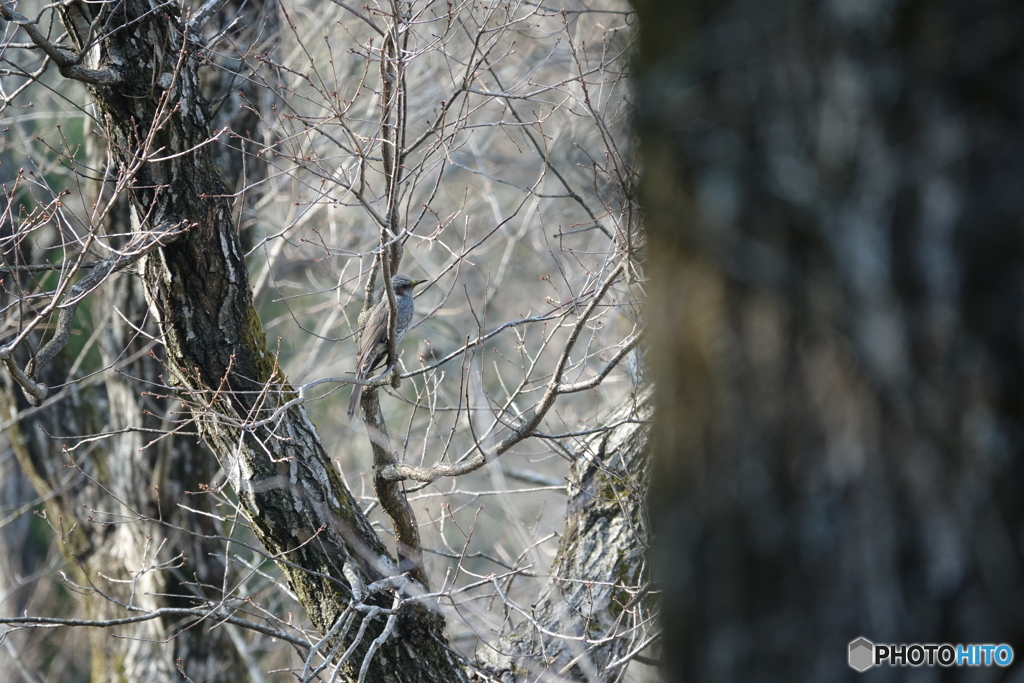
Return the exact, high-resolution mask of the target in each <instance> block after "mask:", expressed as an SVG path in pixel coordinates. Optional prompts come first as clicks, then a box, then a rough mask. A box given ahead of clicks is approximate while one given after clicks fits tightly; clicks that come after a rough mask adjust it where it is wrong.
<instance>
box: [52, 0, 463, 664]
mask: <svg viewBox="0 0 1024 683" xmlns="http://www.w3.org/2000/svg"><path fill="white" fill-rule="evenodd" d="M172 9H173V8H172V7H171V6H167V7H166V8H163V9H155V10H154V8H153V7H151V6H150V4H149V3H146V2H140V1H134V0H130V1H129V2H126V3H124V4H121V5H118V6H117V10H116V11H112V10H111V8H110V7H109V6H107V5H102V6H93V5H86V4H84V3H72V4H69V5H67V6H66V7H65V8H63V9H62V17H63V20H64V23H65V28H66V29H67V30H68V31H69V33H70V34H71V36H72V39H73V40H74V41H75V42H76V44H77V46H78V49H79V51H80V53H81V55H82V57H83V59H77V58H68V57H67V55H64V56H63V57H62V58H59V59H57V58H55V61H58V65H59V66H60V67H61V72H62V74H64V75H65V76H69V77H76V78H81V79H83V80H86V81H87V82H88V83H90V90H91V93H92V95H93V97H94V99H95V102H96V105H97V107H98V109H99V112H100V116H101V117H102V119H103V120H104V122H105V124H106V131H105V132H106V135H107V137H108V144H109V145H110V148H111V150H112V152H113V154H114V156H115V158H116V159H117V160H118V162H119V163H120V164H121V165H122V170H123V172H126V173H130V174H131V176H132V184H131V187H130V188H129V196H130V199H131V203H132V206H131V210H132V223H133V225H132V228H133V230H134V231H135V232H136V233H137V234H139V235H145V236H146V237H145V239H153V238H156V239H160V240H161V244H162V245H164V246H162V248H160V249H159V250H157V251H154V252H153V253H152V254H150V255H149V256H148V257H147V258H146V259H144V261H143V262H141V267H142V270H143V280H144V283H145V287H146V295H147V298H148V300H149V302H150V306H151V308H152V310H153V312H154V314H155V317H156V320H157V324H158V326H159V328H160V332H161V335H162V337H163V341H164V342H165V343H166V364H167V367H166V370H167V372H166V375H165V378H164V379H165V381H168V382H170V383H171V384H172V385H174V387H175V388H176V389H177V390H178V391H179V392H181V395H182V396H183V398H184V400H185V401H186V402H187V403H188V404H189V407H190V408H191V409H192V411H193V414H194V415H195V416H196V419H197V424H198V426H199V429H200V432H201V434H202V436H203V438H204V440H205V442H206V443H207V444H208V445H209V446H210V448H211V449H212V450H213V452H214V454H215V455H216V457H217V458H218V460H219V462H220V464H221V466H222V467H223V468H224V470H225V471H226V472H227V473H228V477H229V482H230V484H231V485H232V487H233V488H234V490H235V492H236V493H237V495H238V498H239V501H240V503H241V505H242V507H243V509H244V510H245V512H246V513H247V514H248V516H249V517H250V520H251V522H252V526H253V529H254V531H255V533H256V534H257V536H258V537H259V538H260V540H261V541H262V543H263V544H264V546H265V548H266V549H267V550H268V552H269V553H271V554H272V556H274V557H275V558H276V559H278V560H279V564H280V565H281V567H282V570H283V572H284V574H285V575H286V576H287V578H288V580H289V582H290V584H291V586H292V587H293V589H294V590H295V593H296V594H297V596H298V597H299V600H300V601H301V603H302V604H303V606H304V607H305V609H306V611H307V613H308V614H309V616H310V618H311V619H312V621H313V624H314V625H315V626H316V627H317V628H318V629H319V630H320V631H321V632H322V633H327V632H328V631H330V630H331V627H332V626H334V625H335V624H336V623H338V622H339V619H342V618H343V617H347V616H348V615H349V614H350V613H349V612H347V611H346V610H347V609H350V607H349V606H350V603H352V602H353V600H352V598H353V594H355V597H356V598H358V599H362V600H363V601H364V602H360V601H359V600H357V601H356V602H360V605H357V606H356V607H355V608H354V609H355V611H354V616H355V623H354V624H350V626H351V627H350V628H348V629H347V630H346V629H341V632H340V633H341V635H340V636H339V638H341V640H342V641H343V642H347V641H348V640H353V639H354V638H355V637H356V634H357V633H358V635H359V641H358V646H357V647H356V649H355V653H354V656H353V657H352V658H351V659H350V660H349V664H348V669H349V675H352V676H353V677H354V676H355V674H356V672H357V671H358V669H359V666H360V665H361V664H362V663H363V662H364V660H365V661H366V662H368V664H369V669H368V673H367V676H368V680H373V681H382V682H385V683H386V682H388V681H397V680H399V678H400V679H401V680H403V681H406V682H408V681H417V680H418V681H440V680H444V681H460V680H464V679H465V674H464V672H463V670H462V667H461V665H460V662H459V661H458V658H457V657H456V656H455V655H454V654H453V653H452V652H451V650H450V649H449V648H448V647H447V645H446V643H445V641H444V637H443V633H442V627H443V619H442V618H441V617H440V616H439V615H438V614H437V613H435V612H433V611H431V610H430V609H427V608H425V607H423V606H420V605H416V604H409V605H405V606H403V607H402V608H401V609H400V610H398V611H397V612H395V614H394V615H392V617H391V618H389V617H388V612H387V610H389V609H391V608H392V607H393V601H392V598H391V597H387V596H385V595H383V594H381V593H374V594H372V595H365V594H364V591H365V587H367V586H369V585H370V584H371V583H373V582H374V581H377V580H379V579H382V578H386V577H388V576H390V575H391V574H392V573H393V571H392V566H393V563H392V561H391V560H390V558H389V557H388V552H387V549H386V548H385V546H384V544H383V543H382V542H381V541H380V540H379V538H378V537H377V536H376V535H375V534H374V533H373V531H372V529H371V528H370V525H369V523H368V522H367V520H366V519H365V517H364V516H363V514H362V512H361V511H360V509H359V508H358V506H357V505H356V503H355V501H354V500H353V498H352V496H351V495H350V494H349V492H348V491H347V490H346V489H345V488H344V487H343V485H342V484H341V481H340V479H339V477H338V475H337V473H336V472H335V471H334V469H333V466H332V465H331V463H330V461H329V460H328V458H327V456H326V454H325V452H324V450H323V447H322V446H321V444H320V441H319V439H318V438H317V435H316V432H315V429H314V428H313V426H312V424H311V423H310V422H309V420H308V419H307V417H306V415H305V412H304V411H303V409H302V407H301V405H300V404H299V402H298V401H295V400H294V399H296V398H297V396H296V395H295V393H294V392H293V391H291V390H290V388H289V387H288V386H287V385H286V384H285V383H284V381H283V378H282V377H281V376H280V374H279V373H278V371H277V369H276V366H275V362H274V358H273V354H272V353H271V352H270V351H269V349H268V348H267V345H266V340H265V336H264V333H263V328H262V325H261V323H260V320H259V317H258V315H257V313H256V311H255V308H254V307H253V303H252V298H251V293H250V290H249V285H248V278H247V274H246V268H245V265H246V264H245V262H244V259H243V258H242V255H241V252H240V249H239V244H238V238H237V235H236V232H235V225H234V222H233V220H232V217H231V211H230V205H229V203H228V201H227V200H226V198H225V196H224V195H225V192H224V188H223V185H222V183H221V181H220V174H219V170H218V169H217V168H216V166H215V164H214V162H213V159H212V154H211V145H210V144H209V143H210V141H211V139H212V135H211V131H210V113H209V111H208V109H207V106H206V103H205V102H204V100H203V98H202V97H201V95H200V92H199V87H200V82H199V78H198V75H197V63H198V61H197V59H196V57H195V54H194V46H193V45H192V44H191V43H190V42H189V41H188V40H186V39H185V35H186V32H187V30H188V29H187V28H186V26H185V24H184V23H183V22H182V21H180V19H179V18H178V17H177V16H172V15H171V14H169V13H168V12H170V11H171V10H172ZM93 12H95V13H96V14H93ZM94 22H95V23H94ZM97 29H101V30H99V33H98V34H97V33H96V30H97ZM95 35H102V39H101V41H100V42H99V43H98V44H95V45H93V44H90V43H89V41H90V40H91V36H95ZM80 62H81V63H85V64H87V66H82V65H81V63H80ZM182 230H184V234H180V233H181V231H182ZM172 235H173V236H172ZM350 579H353V580H355V581H356V582H357V583H358V584H359V585H358V586H353V585H352V584H351V583H350ZM367 610H370V611H369V612H368V611H367ZM367 615H369V616H367ZM364 618H365V619H366V620H367V624H368V626H369V628H368V629H367V630H366V631H365V633H364V632H362V631H360V630H359V626H360V625H361V623H362V621H363V619H364ZM385 624H387V625H388V628H390V629H391V631H390V637H389V638H387V639H382V640H383V642H381V643H376V642H374V639H375V638H376V637H377V636H378V635H380V634H382V633H383V629H384V628H385ZM339 625H340V623H339ZM374 649H375V650H376V651H375V653H374V654H373V655H372V657H366V655H367V654H369V653H371V652H373V651H374Z"/></svg>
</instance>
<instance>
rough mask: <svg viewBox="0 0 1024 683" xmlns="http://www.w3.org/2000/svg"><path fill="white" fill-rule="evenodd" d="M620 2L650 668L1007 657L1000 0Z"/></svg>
mask: <svg viewBox="0 0 1024 683" xmlns="http://www.w3.org/2000/svg"><path fill="white" fill-rule="evenodd" d="M636 6H637V9H638V14H639V26H640V40H641V50H640V56H639V61H638V67H639V79H638V92H639V98H640V103H639V115H638V122H639V125H640V132H641V137H642V149H643V156H644V159H645V162H644V166H645V169H644V170H645V175H644V181H643V193H644V198H645V201H646V210H647V220H648V228H649V239H650V242H649V250H650V254H651V278H652V283H653V286H652V289H651V298H650V301H649V310H648V319H649V320H650V321H651V327H652V334H653V336H652V346H653V355H652V361H651V363H652V366H653V369H654V372H655V373H656V375H657V376H658V378H659V379H658V382H657V399H656V405H657V408H656V415H657V419H656V424H657V425H658V426H657V428H656V430H655V432H654V434H653V436H652V443H653V453H654V460H655V464H654V467H655V470H654V473H653V475H652V477H653V479H652V481H653V489H652V494H651V501H652V516H653V520H654V522H655V539H656V541H655V548H656V557H657V564H656V570H658V571H657V574H658V576H659V577H660V584H661V585H660V589H661V590H662V591H663V596H664V597H663V600H662V607H661V609H662V615H663V623H664V628H665V640H664V644H663V653H664V658H665V661H666V663H667V666H668V671H669V675H670V678H671V680H673V681H701V682H712V681H748V680H758V681H786V682H792V681H826V680H827V681H838V680H854V679H855V677H857V676H859V675H860V674H857V673H856V672H854V671H853V670H852V669H850V668H849V667H848V666H847V644H848V643H849V642H850V641H853V640H854V639H855V638H857V637H859V636H864V637H866V638H867V639H868V640H871V641H873V642H875V643H897V644H898V643H912V642H924V643H993V642H994V643H1008V644H1010V645H1012V646H1013V647H1015V648H1016V649H1017V652H1021V646H1022V645H1024V542H1022V536H1021V529H1022V528H1024V502H1022V501H1024V496H1021V491H1022V490H1024V457H1022V448H1024V391H1022V388H1024V384H1022V379H1024V354H1022V353H1021V349H1022V348H1024V326H1022V325H1021V319H1022V317H1021V316H1022V313H1024V288H1022V287H1021V286H1020V285H1021V282H1024V203H1022V202H1021V201H1020V188H1021V187H1022V186H1024V125H1022V124H1024V119H1022V118H1021V114H1022V112H1024V99H1022V97H1024V90H1022V89H1021V83H1022V82H1024V14H1022V10H1021V5H1020V3H999V4H996V3H977V2H973V1H968V0H963V1H961V0H941V1H940V0H936V1H933V2H911V1H909V0H904V1H896V2H886V3H878V2H873V3H871V2H827V3H807V2H795V1H791V0H770V1H768V2H762V1H760V0H759V1H756V2H755V1H753V0H749V1H748V0H741V1H739V2H734V3H730V4H729V5H728V6H722V5H721V3H716V2H704V1H698V2H687V3H676V2H669V1H657V0H637V2H636ZM1018 668H1019V667H1018ZM911 673H912V672H911V670H901V669H897V668H892V669H890V668H882V669H881V670H877V671H872V672H870V674H868V675H872V676H873V680H880V681H881V680H890V681H891V680H904V679H908V680H909V676H910V674H911ZM913 673H914V674H915V675H917V676H920V677H922V679H927V680H938V679H940V678H941V679H942V680H967V679H970V680H1005V679H1006V678H1007V677H1008V675H1009V674H1008V672H1007V671H1006V670H1003V669H999V668H992V669H985V670H981V669H971V668H953V669H927V668H926V669H917V670H913Z"/></svg>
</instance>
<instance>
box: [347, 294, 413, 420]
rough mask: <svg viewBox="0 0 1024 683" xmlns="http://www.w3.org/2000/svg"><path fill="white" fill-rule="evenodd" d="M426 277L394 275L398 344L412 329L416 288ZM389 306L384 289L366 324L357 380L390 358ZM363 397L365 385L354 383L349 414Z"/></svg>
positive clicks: (358, 354) (359, 346)
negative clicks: (410, 328)
mask: <svg viewBox="0 0 1024 683" xmlns="http://www.w3.org/2000/svg"><path fill="white" fill-rule="evenodd" d="M424 282H426V280H413V279H412V278H411V277H409V276H408V275H395V276H393V277H392V278H391V288H392V289H393V290H395V308H396V309H397V310H396V313H397V316H398V317H397V319H396V320H395V336H396V337H397V338H396V339H395V346H396V347H397V346H398V344H399V342H401V341H402V337H404V336H405V333H406V332H408V331H409V325H411V324H412V313H413V307H414V304H413V301H412V290H413V287H415V286H416V285H420V284H423V283H424ZM389 309H390V306H389V305H388V296H387V292H381V297H380V301H378V302H377V305H376V306H374V307H373V310H372V311H370V315H369V317H368V318H367V319H366V324H365V325H363V336H361V337H360V338H359V345H358V348H357V352H358V353H357V355H356V379H361V380H365V379H366V378H367V377H370V373H372V372H373V371H374V370H375V369H377V368H378V367H380V366H381V365H382V364H383V363H384V362H385V361H386V360H387V359H388V311H389ZM362 398H363V386H362V385H361V384H356V385H353V387H352V398H351V399H349V402H348V416H349V417H352V416H353V415H355V413H356V409H358V408H359V401H360V400H362Z"/></svg>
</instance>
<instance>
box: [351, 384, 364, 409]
mask: <svg viewBox="0 0 1024 683" xmlns="http://www.w3.org/2000/svg"><path fill="white" fill-rule="evenodd" d="M362 399H363V385H362V384H353V385H352V398H350V399H349V400H348V416H349V417H352V416H353V415H355V414H356V411H357V410H358V409H359V402H360V401H361V400H362Z"/></svg>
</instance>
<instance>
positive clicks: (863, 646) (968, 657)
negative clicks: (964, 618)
mask: <svg viewBox="0 0 1024 683" xmlns="http://www.w3.org/2000/svg"><path fill="white" fill-rule="evenodd" d="M849 663H850V668H851V669H856V670H857V671H862V672H863V671H867V670H868V669H870V668H871V667H873V666H877V665H879V664H882V663H887V664H888V665H889V666H1010V664H1012V663H1013V648H1012V647H1010V646H1009V645H950V644H949V643H943V644H942V645H936V644H934V643H929V644H927V645H922V644H920V643H911V644H909V645H875V644H874V643H872V642H871V641H870V640H868V639H867V638H864V637H861V638H857V640H854V641H851V642H850V651H849Z"/></svg>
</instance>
